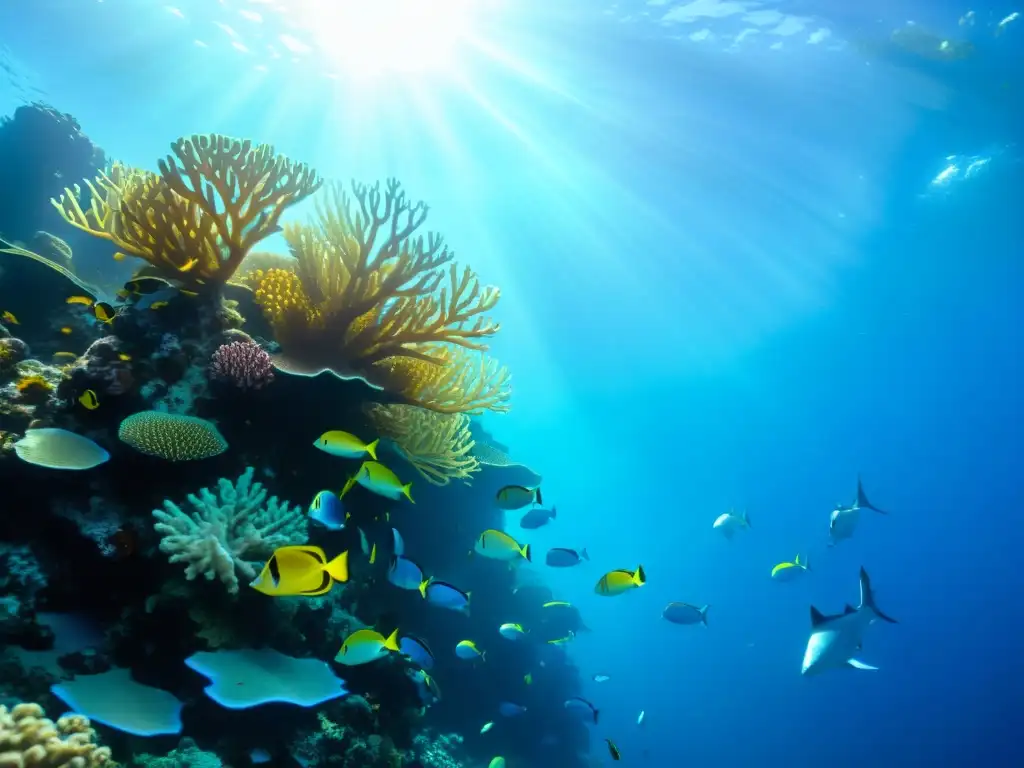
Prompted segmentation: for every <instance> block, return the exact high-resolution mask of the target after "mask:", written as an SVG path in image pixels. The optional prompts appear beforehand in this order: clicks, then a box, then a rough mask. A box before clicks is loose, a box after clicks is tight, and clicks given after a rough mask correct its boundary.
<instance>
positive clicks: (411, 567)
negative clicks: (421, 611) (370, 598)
mask: <svg viewBox="0 0 1024 768" xmlns="http://www.w3.org/2000/svg"><path fill="white" fill-rule="evenodd" d="M388 581H390V582H391V583H392V584H394V585H395V586H396V587H398V588H399V589H408V590H416V589H420V587H422V586H423V585H425V584H426V583H427V580H426V579H424V578H423V569H421V568H420V567H419V566H418V565H416V563H414V562H413V561H412V560H410V559H409V558H407V557H392V558H391V567H390V568H389V569H388ZM421 591H422V590H421Z"/></svg>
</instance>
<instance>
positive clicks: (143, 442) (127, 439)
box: [117, 411, 228, 461]
mask: <svg viewBox="0 0 1024 768" xmlns="http://www.w3.org/2000/svg"><path fill="white" fill-rule="evenodd" d="M117 436H118V438H119V439H120V440H121V442H123V443H126V444H127V445H130V446H131V447H132V448H134V449H135V450H136V451H138V452H139V453H144V454H146V455H147V456H155V457H156V458H159V459H166V460H167V461H196V460H198V459H206V458H209V457H211V456H217V455H219V454H221V453H224V451H226V450H227V447H228V444H227V441H225V440H224V437H223V436H222V435H221V433H220V432H219V431H218V430H217V427H216V426H214V425H213V424H212V423H211V422H209V421H206V420H205V419H199V418H196V417H194V416H182V415H180V414H174V413H164V412H163V411H140V412H139V413H133V414H132V415H131V416H129V417H128V418H127V419H125V420H124V421H122V422H121V426H120V427H119V428H118V430H117Z"/></svg>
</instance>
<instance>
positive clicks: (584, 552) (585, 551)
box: [580, 547, 590, 560]
mask: <svg viewBox="0 0 1024 768" xmlns="http://www.w3.org/2000/svg"><path fill="white" fill-rule="evenodd" d="M580 557H582V558H583V559H584V560H589V559H590V555H589V554H587V548H586V547H584V548H583V549H581V550H580Z"/></svg>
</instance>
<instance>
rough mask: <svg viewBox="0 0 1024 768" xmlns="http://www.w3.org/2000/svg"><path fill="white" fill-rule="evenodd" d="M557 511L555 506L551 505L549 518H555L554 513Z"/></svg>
mask: <svg viewBox="0 0 1024 768" xmlns="http://www.w3.org/2000/svg"><path fill="white" fill-rule="evenodd" d="M557 511H558V509H557V507H552V508H551V519H552V520H554V519H555V515H556V513H557Z"/></svg>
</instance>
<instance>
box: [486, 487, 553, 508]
mask: <svg viewBox="0 0 1024 768" xmlns="http://www.w3.org/2000/svg"><path fill="white" fill-rule="evenodd" d="M495 501H497V503H498V508H499V509H504V510H505V511H507V512H514V511H515V510H517V509H522V508H523V507H527V506H529V505H530V504H543V503H544V502H543V501H542V497H541V495H540V486H537V487H536V488H527V487H525V486H522V485H506V486H505V487H504V488H502V489H501V490H499V491H498V494H497V496H496V497H495Z"/></svg>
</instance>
